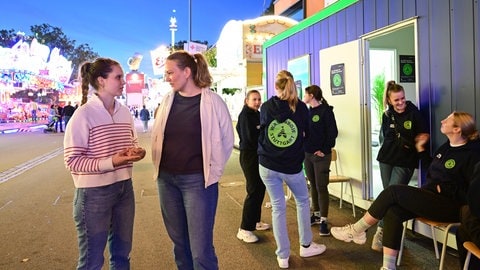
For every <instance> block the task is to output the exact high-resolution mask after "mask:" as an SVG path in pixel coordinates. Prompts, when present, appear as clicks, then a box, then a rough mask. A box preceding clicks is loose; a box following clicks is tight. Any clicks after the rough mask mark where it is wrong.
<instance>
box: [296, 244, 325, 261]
mask: <svg viewBox="0 0 480 270" xmlns="http://www.w3.org/2000/svg"><path fill="white" fill-rule="evenodd" d="M326 249H327V247H326V246H325V245H321V244H317V243H315V242H311V243H310V246H309V247H307V248H306V247H303V246H300V257H304V258H306V257H312V256H316V255H320V254H322V253H323V252H325V250H326Z"/></svg>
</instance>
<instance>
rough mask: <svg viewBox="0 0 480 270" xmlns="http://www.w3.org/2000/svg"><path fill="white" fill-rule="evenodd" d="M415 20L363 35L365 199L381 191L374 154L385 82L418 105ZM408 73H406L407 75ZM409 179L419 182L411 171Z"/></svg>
mask: <svg viewBox="0 0 480 270" xmlns="http://www.w3.org/2000/svg"><path fill="white" fill-rule="evenodd" d="M415 36H416V20H415V19H411V20H408V21H404V22H401V23H398V24H395V25H392V26H389V27H386V28H384V29H380V30H378V31H376V32H374V33H371V34H368V35H366V36H364V37H363V38H362V45H363V54H364V59H365V65H364V83H365V89H366V91H365V102H366V104H368V106H367V107H368V108H369V112H368V113H367V115H366V117H367V119H366V122H367V125H366V126H367V127H369V129H370V134H369V136H366V140H367V141H366V142H365V145H366V147H365V151H366V152H367V154H366V157H368V159H369V162H368V163H369V166H368V169H367V183H366V185H367V188H366V193H367V194H366V195H367V198H370V199H375V198H376V197H377V195H378V194H379V193H380V192H381V191H382V190H383V185H382V180H381V177H380V170H379V166H378V161H377V160H376V159H377V154H378V150H379V149H380V144H381V141H380V134H379V133H380V127H381V119H382V118H381V115H382V113H383V111H384V108H383V92H384V90H385V84H386V82H388V81H390V80H395V81H396V82H397V83H398V84H401V85H402V86H403V88H404V89H405V95H406V99H407V100H410V101H411V102H412V103H413V104H416V105H417V106H418V102H417V97H418V86H417V79H416V78H417V76H416V75H417V74H416V73H415V71H416V70H417V68H416V59H417V57H416V55H417V48H416V38H415ZM405 59H407V60H408V61H409V64H410V66H411V67H412V69H411V70H410V71H409V70H406V69H403V65H404V63H405V61H406V60H405ZM406 73H408V74H406ZM412 179H415V180H417V181H418V174H417V173H414V175H413V177H412Z"/></svg>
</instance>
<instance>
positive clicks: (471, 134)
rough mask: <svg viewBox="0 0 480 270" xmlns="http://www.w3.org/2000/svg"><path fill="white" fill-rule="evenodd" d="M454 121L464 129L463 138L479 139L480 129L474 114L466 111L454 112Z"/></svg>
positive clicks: (469, 139)
mask: <svg viewBox="0 0 480 270" xmlns="http://www.w3.org/2000/svg"><path fill="white" fill-rule="evenodd" d="M453 123H454V125H455V126H456V127H459V128H460V129H461V130H462V138H464V139H466V140H468V141H473V140H476V139H478V137H479V135H478V130H477V127H476V125H475V119H474V118H473V116H472V115H471V114H469V113H466V112H456V111H454V112H453Z"/></svg>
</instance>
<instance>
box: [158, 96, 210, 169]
mask: <svg viewBox="0 0 480 270" xmlns="http://www.w3.org/2000/svg"><path fill="white" fill-rule="evenodd" d="M200 98H201V94H199V95H196V96H193V97H183V96H181V95H180V94H178V93H176V94H175V97H174V100H173V104H172V108H171V109H170V113H169V115H168V119H167V123H166V125H165V132H164V140H163V150H162V159H161V162H160V170H164V171H167V172H169V173H174V174H190V173H202V172H203V158H202V126H201V121H200Z"/></svg>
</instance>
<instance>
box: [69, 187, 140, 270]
mask: <svg viewBox="0 0 480 270" xmlns="http://www.w3.org/2000/svg"><path fill="white" fill-rule="evenodd" d="M134 216H135V196H134V192H133V185H132V180H131V179H128V180H124V181H120V182H117V183H114V184H110V185H107V186H101V187H91V188H77V189H75V196H74V200H73V218H74V221H75V225H76V228H77V235H78V247H79V253H80V254H79V259H78V265H77V269H78V270H84V269H85V270H96V269H98V270H100V269H102V267H103V262H104V257H103V253H104V250H105V246H106V244H107V241H108V247H109V252H110V269H111V270H127V269H130V251H131V250H132V238H133V220H134Z"/></svg>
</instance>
